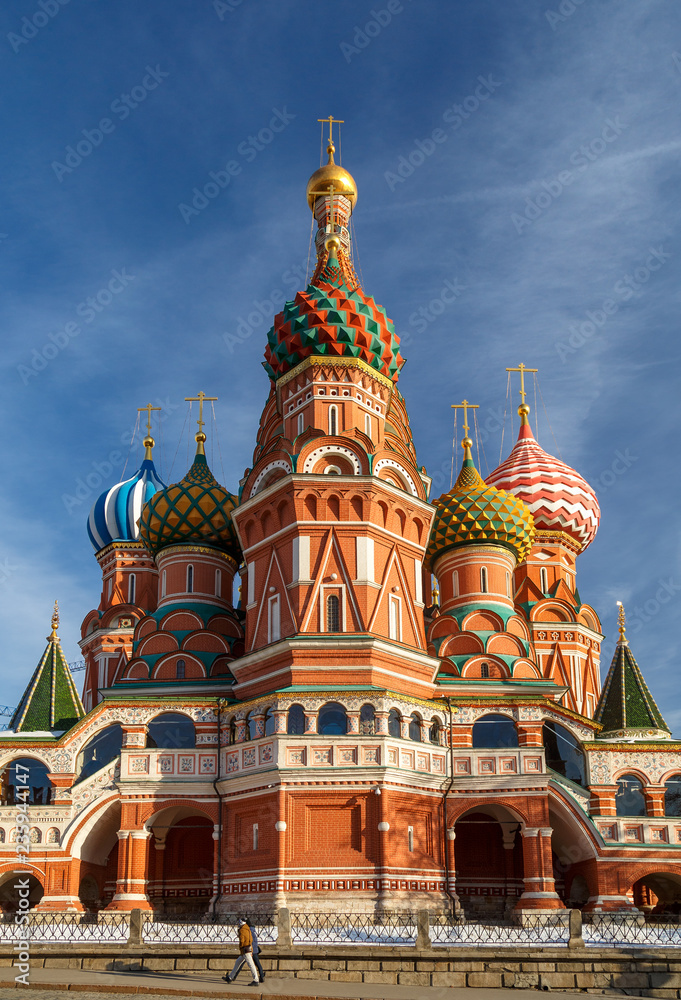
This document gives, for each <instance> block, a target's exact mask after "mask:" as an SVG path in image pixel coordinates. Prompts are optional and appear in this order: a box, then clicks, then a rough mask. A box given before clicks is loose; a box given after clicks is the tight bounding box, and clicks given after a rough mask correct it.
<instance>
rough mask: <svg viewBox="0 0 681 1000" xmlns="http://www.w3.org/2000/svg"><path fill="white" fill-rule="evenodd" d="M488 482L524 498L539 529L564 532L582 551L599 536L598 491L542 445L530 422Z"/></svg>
mask: <svg viewBox="0 0 681 1000" xmlns="http://www.w3.org/2000/svg"><path fill="white" fill-rule="evenodd" d="M486 482H487V483H488V484H489V485H490V486H496V487H497V488H498V489H503V490H507V491H508V492H509V493H513V494H515V496H517V497H520V498H521V499H522V500H524V501H525V503H526V504H527V506H528V507H529V508H530V510H531V511H532V515H533V517H534V523H535V525H536V527H537V529H538V530H540V531H563V532H565V533H566V534H567V535H569V536H570V537H571V538H573V539H574V540H575V541H576V542H577V543H578V544H579V545H580V546H581V551H584V549H586V548H587V546H589V545H590V544H591V542H592V541H593V540H594V538H595V537H596V532H597V531H598V525H599V522H600V518H601V510H600V507H599V505H598V500H597V498H596V494H595V493H594V491H593V490H592V489H591V487H590V486H589V484H588V483H587V482H586V480H585V479H583V478H582V476H580V475H579V473H578V472H575V470H574V469H572V468H571V467H570V466H569V465H566V464H565V462H561V461H560V459H558V458H554V456H553V455H549V454H548V453H547V452H545V451H544V449H543V448H541V447H540V446H539V444H538V443H537V441H536V440H535V438H534V436H533V434H532V431H531V430H530V427H529V425H528V424H524V425H523V426H521V428H520V434H519V435H518V440H517V442H516V444H515V447H514V448H513V450H512V451H511V453H510V455H509V456H508V458H507V459H506V460H505V461H504V462H502V463H501V465H500V466H498V468H496V469H495V470H494V471H493V472H491V473H490V475H489V476H487V479H486Z"/></svg>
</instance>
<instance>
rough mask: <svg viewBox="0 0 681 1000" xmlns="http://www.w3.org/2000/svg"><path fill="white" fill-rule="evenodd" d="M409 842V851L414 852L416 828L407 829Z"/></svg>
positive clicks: (409, 827)
mask: <svg viewBox="0 0 681 1000" xmlns="http://www.w3.org/2000/svg"><path fill="white" fill-rule="evenodd" d="M407 842H408V850H410V851H413V850H414V827H413V826H408V827H407Z"/></svg>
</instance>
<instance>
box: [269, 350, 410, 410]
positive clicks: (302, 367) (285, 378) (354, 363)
mask: <svg viewBox="0 0 681 1000" xmlns="http://www.w3.org/2000/svg"><path fill="white" fill-rule="evenodd" d="M324 365H329V366H331V367H333V368H358V369H359V370H360V371H361V372H363V373H364V374H365V375H369V376H370V377H371V378H373V379H376V381H377V382H380V383H381V384H382V385H384V386H385V387H386V388H387V389H390V391H391V392H392V390H393V389H394V388H395V383H394V382H393V381H392V380H391V379H389V378H388V377H387V376H386V375H383V374H382V373H381V372H378V371H376V369H375V368H372V367H371V365H368V364H367V363H366V361H362V359H361V358H333V357H327V356H326V355H313V356H312V357H309V358H305V360H304V361H301V362H300V364H298V365H296V367H295V368H292V369H291V371H290V372H286V374H285V375H280V376H279V378H278V379H277V389H279V387H280V386H281V387H283V386H285V385H287V383H288V382H290V381H292V380H293V379H294V378H296V377H297V376H298V375H300V373H301V372H304V371H307V369H308V368H312V367H317V368H322V367H323V366H324ZM341 401H342V400H341Z"/></svg>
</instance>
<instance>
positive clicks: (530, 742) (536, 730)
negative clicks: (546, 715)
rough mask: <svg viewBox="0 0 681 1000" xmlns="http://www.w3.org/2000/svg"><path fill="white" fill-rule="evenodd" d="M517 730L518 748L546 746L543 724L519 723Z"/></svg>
mask: <svg viewBox="0 0 681 1000" xmlns="http://www.w3.org/2000/svg"><path fill="white" fill-rule="evenodd" d="M517 730H518V746H521V747H541V746H543V745H544V741H543V739H542V725H541V723H532V722H519V723H518V726H517Z"/></svg>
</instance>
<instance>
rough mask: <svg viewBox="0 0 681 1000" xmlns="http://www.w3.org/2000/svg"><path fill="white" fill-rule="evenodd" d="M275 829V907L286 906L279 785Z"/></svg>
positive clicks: (283, 804) (282, 792)
mask: <svg viewBox="0 0 681 1000" xmlns="http://www.w3.org/2000/svg"><path fill="white" fill-rule="evenodd" d="M274 829H275V830H276V831H277V875H276V877H277V889H276V895H275V897H274V905H275V907H276V908H280V907H284V906H286V891H285V888H284V885H285V878H286V789H285V788H283V787H282V786H281V785H280V786H279V788H278V789H277V820H276V822H275V824H274Z"/></svg>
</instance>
